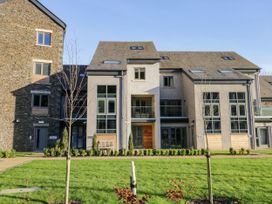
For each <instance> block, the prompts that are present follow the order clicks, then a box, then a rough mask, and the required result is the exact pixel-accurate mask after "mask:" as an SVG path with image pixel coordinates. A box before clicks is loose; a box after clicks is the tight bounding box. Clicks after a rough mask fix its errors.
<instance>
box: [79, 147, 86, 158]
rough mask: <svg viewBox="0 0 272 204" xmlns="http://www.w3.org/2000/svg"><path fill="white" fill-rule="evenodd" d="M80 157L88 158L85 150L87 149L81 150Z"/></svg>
mask: <svg viewBox="0 0 272 204" xmlns="http://www.w3.org/2000/svg"><path fill="white" fill-rule="evenodd" d="M79 155H80V156H82V157H85V156H87V152H86V150H85V149H80V150H79Z"/></svg>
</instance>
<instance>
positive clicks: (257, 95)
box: [254, 71, 262, 115]
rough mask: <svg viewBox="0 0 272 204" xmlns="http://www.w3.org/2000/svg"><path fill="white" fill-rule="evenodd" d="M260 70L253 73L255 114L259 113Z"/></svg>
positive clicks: (260, 112)
mask: <svg viewBox="0 0 272 204" xmlns="http://www.w3.org/2000/svg"><path fill="white" fill-rule="evenodd" d="M259 75H260V71H258V73H257V74H255V75H254V77H255V89H256V108H257V114H258V115H261V114H262V110H261V96H260V80H259Z"/></svg>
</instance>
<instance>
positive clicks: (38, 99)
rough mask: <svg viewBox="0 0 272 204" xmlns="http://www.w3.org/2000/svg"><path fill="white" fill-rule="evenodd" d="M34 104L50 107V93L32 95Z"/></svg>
mask: <svg viewBox="0 0 272 204" xmlns="http://www.w3.org/2000/svg"><path fill="white" fill-rule="evenodd" d="M32 106H33V107H41V108H47V107H48V95H47V94H33V95H32Z"/></svg>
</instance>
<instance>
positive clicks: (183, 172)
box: [0, 158, 272, 204]
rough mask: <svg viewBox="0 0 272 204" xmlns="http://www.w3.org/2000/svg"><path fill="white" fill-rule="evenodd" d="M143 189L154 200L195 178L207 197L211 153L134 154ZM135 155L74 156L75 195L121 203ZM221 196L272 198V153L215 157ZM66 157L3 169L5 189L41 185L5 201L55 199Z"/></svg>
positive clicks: (198, 191) (0, 177)
mask: <svg viewBox="0 0 272 204" xmlns="http://www.w3.org/2000/svg"><path fill="white" fill-rule="evenodd" d="M133 160H134V161H135V165H136V174H137V183H138V192H139V194H141V195H143V194H149V195H151V200H150V203H153V204H158V203H159V204H160V203H171V202H170V201H169V200H167V199H166V198H165V195H164V194H165V193H164V192H165V191H166V189H168V188H169V187H170V184H169V183H168V181H169V180H170V179H183V180H184V181H185V182H186V183H187V184H189V183H193V185H194V188H195V190H194V192H193V193H192V194H191V195H190V197H192V198H198V197H206V196H207V184H206V180H207V179H206V163H205V161H206V160H205V158H170V159H167V158H163V159H161V158H153V159H147V158H146V159H144V158H133ZM130 161H131V159H104V160H103V159H101V160H74V161H72V174H71V198H72V199H76V200H82V201H84V203H103V204H104V203H107V204H108V203H118V201H117V199H116V196H115V193H114V187H115V186H121V187H124V186H127V187H128V186H129V176H130ZM212 167H213V180H214V194H215V196H227V197H232V198H239V199H241V200H242V201H243V203H272V171H271V170H272V158H213V160H212ZM64 170H65V161H63V160H61V161H59V160H51V161H46V160H44V161H34V162H32V163H29V164H25V165H23V166H20V167H17V168H14V169H11V170H9V171H7V172H4V173H2V174H0V189H8V188H16V187H32V186H38V187H41V188H42V190H41V191H37V192H33V193H28V194H13V195H5V196H4V195H1V196H0V203H20V204H21V203H50V202H51V203H52V202H54V201H61V200H62V198H63V192H64Z"/></svg>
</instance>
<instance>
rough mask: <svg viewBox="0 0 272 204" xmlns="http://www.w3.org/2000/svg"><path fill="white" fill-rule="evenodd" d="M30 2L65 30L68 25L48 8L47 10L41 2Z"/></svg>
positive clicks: (33, 0) (34, 0)
mask: <svg viewBox="0 0 272 204" xmlns="http://www.w3.org/2000/svg"><path fill="white" fill-rule="evenodd" d="M29 1H30V2H31V3H32V4H34V5H35V6H36V7H37V8H38V9H40V10H41V11H42V12H43V13H45V14H46V15H47V16H48V17H49V18H51V19H52V20H53V21H54V22H55V23H57V24H58V25H59V26H61V27H62V28H63V29H64V30H65V28H66V24H65V23H64V22H63V21H62V20H61V19H60V18H59V17H57V16H56V15H55V14H54V13H52V12H51V11H50V10H49V9H48V8H46V7H45V6H44V5H43V4H42V3H41V2H39V1H38V0H29Z"/></svg>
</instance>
